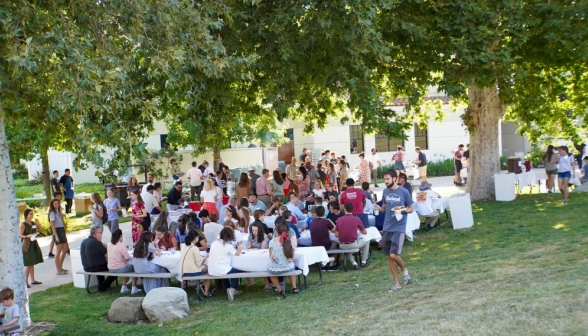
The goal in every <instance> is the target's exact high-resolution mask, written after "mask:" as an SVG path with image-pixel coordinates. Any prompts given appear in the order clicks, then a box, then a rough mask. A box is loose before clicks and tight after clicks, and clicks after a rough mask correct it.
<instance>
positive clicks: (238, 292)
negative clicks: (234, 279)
mask: <svg viewBox="0 0 588 336" xmlns="http://www.w3.org/2000/svg"><path fill="white" fill-rule="evenodd" d="M234 291H235V295H239V294H241V293H243V291H240V290H238V289H235V290H234Z"/></svg>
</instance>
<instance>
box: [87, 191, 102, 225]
mask: <svg viewBox="0 0 588 336" xmlns="http://www.w3.org/2000/svg"><path fill="white" fill-rule="evenodd" d="M90 200H92V204H91V205H90V212H91V213H92V227H100V228H101V227H102V226H104V224H103V221H102V217H103V216H104V203H103V202H102V199H101V198H100V194H99V193H93V194H91V195H90Z"/></svg>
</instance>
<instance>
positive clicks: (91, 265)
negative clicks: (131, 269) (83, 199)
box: [80, 226, 116, 292]
mask: <svg viewBox="0 0 588 336" xmlns="http://www.w3.org/2000/svg"><path fill="white" fill-rule="evenodd" d="M102 230H103V228H102V227H100V226H94V227H92V228H91V229H90V236H89V237H88V238H86V239H84V240H83V241H82V245H80V255H81V257H82V266H83V267H84V271H86V272H108V260H107V259H106V253H107V252H108V251H107V248H106V245H104V244H103V243H102V241H101V240H102ZM97 278H98V291H99V292H104V291H107V290H108V289H109V288H110V285H111V284H112V283H113V282H114V281H115V280H116V276H109V277H107V278H106V279H104V276H102V275H98V276H97Z"/></svg>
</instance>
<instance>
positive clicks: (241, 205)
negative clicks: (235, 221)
mask: <svg viewBox="0 0 588 336" xmlns="http://www.w3.org/2000/svg"><path fill="white" fill-rule="evenodd" d="M248 207H249V200H248V199H247V198H246V197H241V200H240V201H239V205H238V206H237V210H241V209H242V208H248Z"/></svg>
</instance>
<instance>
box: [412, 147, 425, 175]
mask: <svg viewBox="0 0 588 336" xmlns="http://www.w3.org/2000/svg"><path fill="white" fill-rule="evenodd" d="M414 151H415V152H416V153H417V167H419V178H420V179H421V181H423V182H427V156H426V155H425V153H423V152H422V151H421V148H420V147H416V148H415V149H414Z"/></svg>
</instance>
